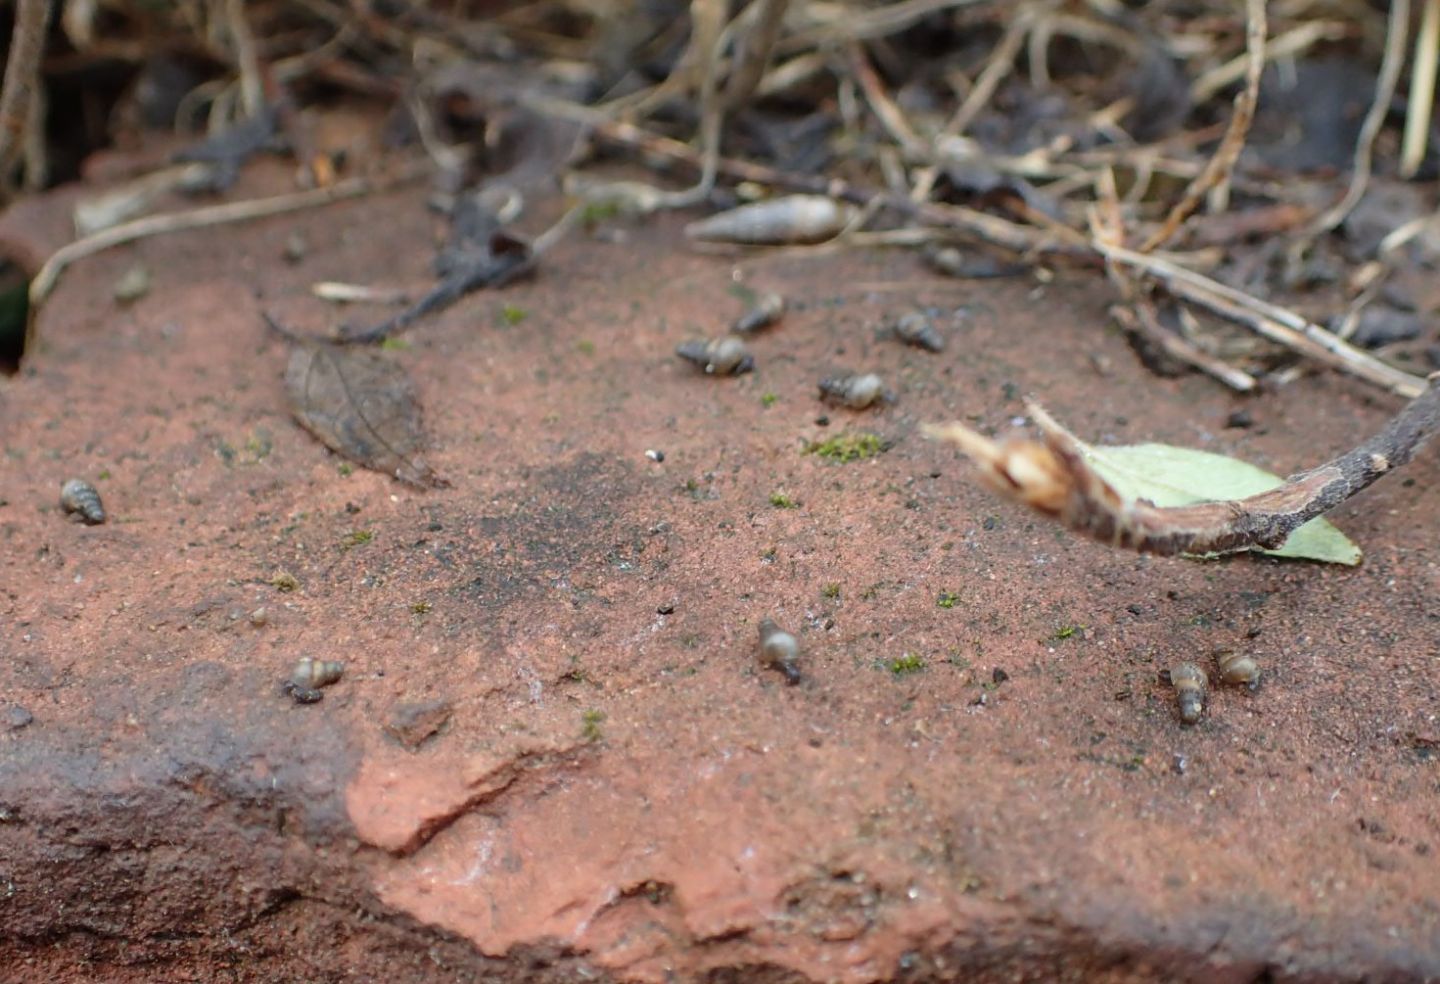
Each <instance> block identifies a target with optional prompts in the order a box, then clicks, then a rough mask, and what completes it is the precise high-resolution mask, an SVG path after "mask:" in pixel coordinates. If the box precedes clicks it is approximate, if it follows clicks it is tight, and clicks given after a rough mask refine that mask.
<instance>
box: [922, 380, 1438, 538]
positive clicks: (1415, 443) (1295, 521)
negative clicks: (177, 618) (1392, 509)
mask: <svg viewBox="0 0 1440 984" xmlns="http://www.w3.org/2000/svg"><path fill="white" fill-rule="evenodd" d="M1028 410H1029V412H1030V415H1031V416H1032V417H1033V418H1034V420H1035V422H1036V423H1037V424H1039V426H1040V429H1041V435H1042V436H1041V440H1040V441H1038V442H1037V441H1030V440H1026V439H1024V438H1017V437H1007V438H1005V439H1004V440H1001V441H998V442H997V441H992V440H990V439H989V438H987V437H985V436H984V435H982V434H979V433H977V432H975V431H973V430H971V429H970V428H969V427H966V426H965V425H964V424H960V423H951V424H945V425H941V426H934V425H927V426H926V427H925V429H924V430H925V433H926V434H927V435H928V436H930V437H934V438H938V439H940V440H944V441H949V442H950V443H952V444H954V445H956V446H957V447H958V448H959V449H960V450H961V452H963V453H964V454H965V455H967V456H968V457H969V458H970V459H971V460H973V461H974V462H975V463H976V465H978V466H979V468H980V477H981V480H982V481H984V483H985V484H986V485H988V486H990V487H991V488H992V489H994V490H995V491H996V492H999V493H1000V494H1001V495H1004V496H1006V497H1007V498H1011V499H1015V500H1016V501H1018V502H1021V503H1024V504H1025V505H1027V506H1030V507H1031V508H1032V509H1035V510H1036V511H1037V512H1040V513H1043V514H1045V515H1047V516H1049V517H1051V518H1052V519H1055V520H1058V521H1059V522H1061V523H1063V524H1064V525H1065V526H1067V527H1069V528H1070V529H1072V530H1074V531H1076V532H1077V533H1083V534H1085V535H1086V536H1089V537H1092V538H1094V539H1096V540H1099V541H1100V542H1102V543H1108V544H1110V545H1112V546H1116V547H1124V548H1127V549H1130V550H1138V551H1141V552H1144V553H1155V554H1161V555H1167V556H1168V555H1173V554H1179V553H1189V554H1207V553H1233V552H1235V551H1238V550H1250V549H1254V548H1260V549H1264V550H1274V549H1277V548H1278V547H1280V546H1281V545H1283V544H1284V542H1285V540H1286V539H1287V538H1288V537H1289V536H1290V534H1291V533H1293V532H1294V531H1295V530H1296V529H1298V528H1299V527H1301V526H1302V525H1304V524H1305V523H1307V522H1309V521H1310V520H1312V519H1314V518H1315V517H1317V516H1320V515H1322V514H1324V513H1326V512H1329V511H1330V510H1331V509H1334V508H1335V507H1336V506H1337V505H1339V504H1340V503H1342V502H1344V501H1345V500H1346V499H1348V498H1350V497H1351V496H1353V495H1355V494H1356V493H1357V492H1359V491H1361V490H1362V489H1364V488H1366V487H1368V486H1369V485H1370V484H1371V483H1372V482H1374V481H1375V480H1376V479H1377V478H1379V477H1380V476H1382V475H1387V474H1389V473H1390V472H1392V471H1394V470H1395V469H1396V468H1399V467H1400V466H1401V465H1404V464H1405V463H1407V462H1408V461H1410V459H1411V458H1412V457H1414V455H1415V452H1416V451H1417V450H1418V449H1419V448H1420V447H1422V446H1423V445H1424V444H1425V442H1426V441H1428V440H1429V439H1430V438H1431V437H1432V436H1433V435H1434V434H1435V432H1436V430H1440V374H1436V375H1435V376H1432V377H1430V380H1429V385H1428V386H1427V387H1426V389H1425V391H1424V392H1423V393H1421V394H1420V396H1418V397H1417V398H1416V399H1415V400H1413V401H1411V403H1410V404H1409V405H1408V406H1406V407H1405V408H1404V409H1403V410H1401V411H1400V412H1399V413H1398V414H1397V415H1396V416H1395V417H1394V418H1393V419H1392V420H1391V421H1390V422H1389V423H1388V424H1386V425H1385V427H1384V428H1383V429H1382V430H1381V431H1380V433H1378V434H1376V435H1375V436H1374V437H1372V438H1370V439H1369V440H1368V441H1365V442H1364V443H1362V444H1360V445H1359V446H1358V447H1356V448H1354V449H1353V450H1351V451H1347V452H1345V453H1344V454H1342V455H1340V456H1339V457H1337V458H1335V459H1333V460H1331V461H1328V462H1326V463H1325V464H1323V465H1320V466H1318V467H1316V468H1311V469H1309V470H1308V471H1303V472H1299V473H1297V474H1294V475H1291V476H1290V477H1289V478H1287V479H1286V480H1285V482H1284V484H1282V485H1280V486H1278V487H1277V488H1274V489H1271V490H1270V491H1269V492H1262V493H1260V494H1259V495H1252V496H1249V497H1248V498H1244V499H1232V500H1226V501H1221V502H1206V503H1199V504H1196V505H1193V506H1179V507H1172V508H1160V507H1157V506H1155V505H1153V504H1152V503H1150V502H1149V501H1147V500H1144V499H1139V500H1134V501H1128V500H1126V499H1124V498H1122V497H1121V496H1120V494H1119V493H1118V492H1116V491H1115V489H1114V487H1112V486H1111V485H1110V484H1109V483H1108V482H1106V481H1105V480H1104V479H1103V478H1101V477H1100V476H1099V475H1098V474H1096V472H1095V471H1094V470H1093V469H1092V468H1091V467H1090V465H1089V463H1088V462H1087V461H1086V460H1085V454H1084V451H1083V449H1082V447H1081V445H1080V443H1079V441H1077V440H1076V439H1075V437H1074V435H1072V434H1071V433H1070V432H1069V431H1067V430H1065V428H1064V427H1061V426H1060V425H1059V424H1058V423H1056V422H1055V421H1054V420H1053V419H1052V418H1051V417H1050V416H1049V415H1048V414H1047V413H1045V411H1044V410H1042V409H1041V408H1040V407H1039V406H1037V405H1035V404H1033V403H1032V404H1029V405H1028Z"/></svg>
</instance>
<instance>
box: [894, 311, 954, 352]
mask: <svg viewBox="0 0 1440 984" xmlns="http://www.w3.org/2000/svg"><path fill="white" fill-rule="evenodd" d="M895 337H896V338H898V339H900V341H902V342H904V343H905V344H906V345H913V346H915V347H916V348H922V349H924V350H925V351H927V352H943V351H945V336H944V335H942V334H940V332H939V330H938V329H937V328H936V327H935V323H934V322H933V321H931V320H930V318H929V317H927V316H926V315H924V314H922V313H921V312H919V311H910V312H909V313H907V314H902V315H900V317H899V318H897V319H896V320H895Z"/></svg>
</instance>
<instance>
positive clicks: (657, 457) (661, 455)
mask: <svg viewBox="0 0 1440 984" xmlns="http://www.w3.org/2000/svg"><path fill="white" fill-rule="evenodd" d="M645 457H647V458H649V459H650V460H651V461H653V462H655V463H656V464H657V465H658V464H659V463H660V462H662V461H664V460H665V452H664V451H656V450H655V449H654V448H651V449H650V450H649V451H646V452H645Z"/></svg>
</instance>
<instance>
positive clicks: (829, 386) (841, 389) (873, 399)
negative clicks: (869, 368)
mask: <svg viewBox="0 0 1440 984" xmlns="http://www.w3.org/2000/svg"><path fill="white" fill-rule="evenodd" d="M820 396H821V398H822V399H824V400H825V401H827V402H829V403H838V404H839V405H840V406H843V407H849V408H850V409H851V410H864V409H865V408H866V407H869V406H873V405H874V404H876V403H879V402H882V401H883V402H886V403H888V402H890V401H891V400H893V399H894V398H895V397H894V396H893V395H892V394H890V393H889V392H887V391H886V389H885V383H884V382H883V381H882V380H881V379H880V377H879V376H877V375H875V373H873V372H865V373H849V374H846V375H841V376H828V377H826V378H825V379H822V380H820Z"/></svg>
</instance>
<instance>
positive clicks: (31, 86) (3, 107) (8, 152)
mask: <svg viewBox="0 0 1440 984" xmlns="http://www.w3.org/2000/svg"><path fill="white" fill-rule="evenodd" d="M50 6H51V4H50V0H18V2H17V4H16V7H15V30H14V33H12V34H11V35H10V53H9V55H8V57H7V58H6V62H5V81H4V84H3V85H0V175H4V174H7V173H8V172H9V171H10V166H11V164H12V162H13V161H14V158H15V148H16V146H17V145H19V144H21V143H23V139H22V138H23V135H24V133H25V129H26V122H27V120H29V119H30V117H31V115H32V107H33V104H34V92H35V89H36V87H37V86H38V85H39V81H40V56H41V54H43V53H44V50H45V29H46V27H47V26H48V25H49V23H50Z"/></svg>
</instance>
